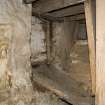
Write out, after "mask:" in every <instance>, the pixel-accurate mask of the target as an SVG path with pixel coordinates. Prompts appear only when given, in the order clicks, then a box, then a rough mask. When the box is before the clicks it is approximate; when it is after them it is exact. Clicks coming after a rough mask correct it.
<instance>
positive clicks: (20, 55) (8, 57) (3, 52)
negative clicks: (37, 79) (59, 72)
mask: <svg viewBox="0 0 105 105" xmlns="http://www.w3.org/2000/svg"><path fill="white" fill-rule="evenodd" d="M30 32H31V5H30V4H29V5H27V4H24V3H23V1H22V0H0V74H1V72H2V75H0V105H31V104H30V102H31V99H32V84H31V80H30V76H31V67H30V54H31V53H30V45H29V41H30ZM3 81H5V82H3ZM2 83H4V84H2ZM7 91H8V92H7Z"/></svg>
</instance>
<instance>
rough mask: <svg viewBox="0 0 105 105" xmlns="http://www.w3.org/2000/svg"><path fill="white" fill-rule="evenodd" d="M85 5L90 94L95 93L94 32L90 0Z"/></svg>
mask: <svg viewBox="0 0 105 105" xmlns="http://www.w3.org/2000/svg"><path fill="white" fill-rule="evenodd" d="M84 6H85V16H86V25H87V34H88V47H89V56H90V67H91V78H92V95H94V94H95V87H96V71H95V70H96V67H95V61H96V60H95V59H96V58H95V33H94V26H93V17H92V5H91V0H87V1H85V2H84Z"/></svg>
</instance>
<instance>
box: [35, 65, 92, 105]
mask: <svg viewBox="0 0 105 105" xmlns="http://www.w3.org/2000/svg"><path fill="white" fill-rule="evenodd" d="M33 81H34V82H36V83H39V84H40V85H41V86H42V87H44V88H46V89H48V90H50V91H51V92H53V93H55V94H56V95H58V96H59V97H60V98H63V99H65V100H66V101H68V102H69V103H71V104H73V105H91V97H90V95H89V94H88V93H87V92H86V91H85V89H84V88H83V87H82V86H81V85H80V84H79V83H78V82H76V81H75V80H73V79H72V78H71V77H70V76H68V75H67V74H66V73H64V72H62V71H60V70H57V69H56V68H55V67H54V66H51V65H41V66H40V67H37V68H33ZM35 86H36V85H35Z"/></svg>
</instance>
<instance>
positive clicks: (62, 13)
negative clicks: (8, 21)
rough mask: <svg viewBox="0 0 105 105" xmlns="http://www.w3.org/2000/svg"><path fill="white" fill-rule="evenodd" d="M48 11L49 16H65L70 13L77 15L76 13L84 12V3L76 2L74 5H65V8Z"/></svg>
mask: <svg viewBox="0 0 105 105" xmlns="http://www.w3.org/2000/svg"><path fill="white" fill-rule="evenodd" d="M49 13H50V15H51V16H55V17H66V16H72V15H78V14H81V13H84V5H83V4H78V5H75V6H71V7H67V8H64V9H60V10H57V11H53V12H49Z"/></svg>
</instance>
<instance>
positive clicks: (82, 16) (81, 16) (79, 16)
mask: <svg viewBox="0 0 105 105" xmlns="http://www.w3.org/2000/svg"><path fill="white" fill-rule="evenodd" d="M33 16H36V17H38V18H44V19H46V20H49V21H59V22H63V21H64V17H61V18H58V17H54V16H51V15H50V13H47V14H45V15H38V14H35V13H33ZM66 18H68V19H70V20H72V21H80V20H85V14H84V13H81V14H77V15H70V16H67V17H66Z"/></svg>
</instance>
